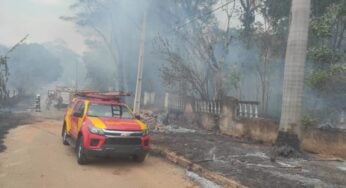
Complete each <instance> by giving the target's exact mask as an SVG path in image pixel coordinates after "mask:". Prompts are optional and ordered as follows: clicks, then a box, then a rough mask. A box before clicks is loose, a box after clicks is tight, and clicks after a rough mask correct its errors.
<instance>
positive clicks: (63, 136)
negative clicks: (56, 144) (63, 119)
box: [61, 125, 68, 145]
mask: <svg viewBox="0 0 346 188" xmlns="http://www.w3.org/2000/svg"><path fill="white" fill-rule="evenodd" d="M61 136H62V143H63V144H64V145H68V142H67V137H68V135H67V131H66V126H65V125H64V126H63V127H62V133H61Z"/></svg>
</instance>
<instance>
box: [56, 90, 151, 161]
mask: <svg viewBox="0 0 346 188" xmlns="http://www.w3.org/2000/svg"><path fill="white" fill-rule="evenodd" d="M122 96H123V95H121V94H101V93H79V94H78V93H77V94H76V95H75V98H73V100H72V101H71V103H70V104H69V106H68V107H67V109H66V113H65V117H64V123H63V127H62V141H63V144H64V145H71V146H72V147H74V148H75V151H76V153H77V161H78V163H79V164H86V163H88V162H89V161H90V158H93V157H107V156H110V157H112V156H124V155H125V156H131V157H133V159H134V160H135V161H137V162H143V161H144V160H145V158H146V156H147V153H148V151H149V132H148V127H147V125H145V124H144V123H143V122H142V121H140V120H139V119H140V118H139V117H138V116H135V115H134V114H133V113H132V111H131V110H130V109H129V108H128V106H127V105H126V104H124V103H122V102H121V97H122Z"/></svg>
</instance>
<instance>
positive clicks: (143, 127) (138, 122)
mask: <svg viewBox="0 0 346 188" xmlns="http://www.w3.org/2000/svg"><path fill="white" fill-rule="evenodd" d="M136 123H137V124H138V125H139V126H140V127H141V130H146V129H148V126H147V125H146V124H144V123H143V122H142V121H139V120H136Z"/></svg>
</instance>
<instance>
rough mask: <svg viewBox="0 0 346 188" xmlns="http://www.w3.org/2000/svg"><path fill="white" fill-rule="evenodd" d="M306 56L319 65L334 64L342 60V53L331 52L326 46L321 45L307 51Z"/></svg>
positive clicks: (338, 51)
mask: <svg viewBox="0 0 346 188" xmlns="http://www.w3.org/2000/svg"><path fill="white" fill-rule="evenodd" d="M308 56H309V57H310V58H311V59H312V60H314V61H315V62H317V63H320V64H334V63H336V62H339V61H340V60H341V59H342V58H343V53H342V52H341V50H338V49H336V50H333V49H332V48H330V47H328V46H326V45H321V46H314V47H311V48H310V49H309V50H308Z"/></svg>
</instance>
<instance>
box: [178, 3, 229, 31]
mask: <svg viewBox="0 0 346 188" xmlns="http://www.w3.org/2000/svg"><path fill="white" fill-rule="evenodd" d="M234 1H235V0H233V1H229V2H227V3H225V4H222V5H221V6H219V7H217V8H215V9H213V10H211V11H209V12H207V13H206V14H204V15H200V16H197V17H195V18H193V19H191V20H189V21H188V22H185V23H184V24H182V25H180V26H177V27H176V28H175V29H172V31H174V30H175V31H178V30H179V29H180V28H183V27H185V26H186V25H187V24H189V23H191V22H193V21H196V20H197V19H199V18H202V17H204V16H207V15H210V14H211V13H213V12H216V11H218V10H220V9H221V8H223V7H225V6H226V5H229V4H231V3H233V2H234Z"/></svg>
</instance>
